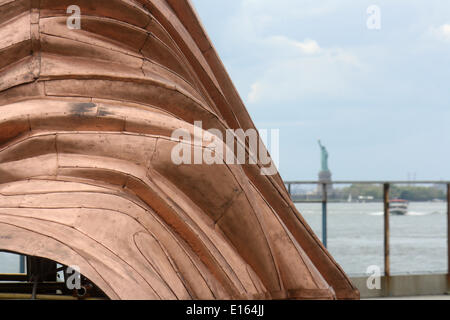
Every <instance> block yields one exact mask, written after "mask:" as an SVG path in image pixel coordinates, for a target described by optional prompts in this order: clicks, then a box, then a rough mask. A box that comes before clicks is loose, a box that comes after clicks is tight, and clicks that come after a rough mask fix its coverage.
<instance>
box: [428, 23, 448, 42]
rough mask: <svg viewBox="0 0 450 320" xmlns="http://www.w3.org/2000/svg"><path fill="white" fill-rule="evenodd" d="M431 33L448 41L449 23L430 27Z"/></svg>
mask: <svg viewBox="0 0 450 320" xmlns="http://www.w3.org/2000/svg"><path fill="white" fill-rule="evenodd" d="M430 32H431V34H432V35H433V36H434V37H435V38H437V39H439V40H443V41H450V23H446V24H443V25H442V26H440V27H437V28H436V27H431V28H430Z"/></svg>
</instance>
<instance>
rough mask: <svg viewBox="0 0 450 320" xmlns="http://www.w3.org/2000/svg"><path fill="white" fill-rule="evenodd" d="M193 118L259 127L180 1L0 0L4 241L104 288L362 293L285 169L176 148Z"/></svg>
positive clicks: (270, 294) (200, 294)
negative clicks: (71, 23)
mask: <svg viewBox="0 0 450 320" xmlns="http://www.w3.org/2000/svg"><path fill="white" fill-rule="evenodd" d="M71 5H77V6H79V7H80V8H81V14H82V16H81V29H80V30H71V29H69V28H68V27H67V18H68V16H69V15H68V14H67V12H66V10H67V8H68V7H69V6H71ZM194 121H202V123H203V130H207V129H210V128H217V129H219V130H221V131H223V132H225V130H226V129H238V128H242V129H244V130H247V129H250V128H254V124H253V123H252V121H251V119H250V117H249V115H248V113H247V111H246V108H245V106H244V104H243V103H242V101H241V99H240V98H239V95H238V93H237V91H236V89H235V88H234V86H233V84H232V82H231V80H230V78H229V76H228V75H227V73H226V71H225V69H224V67H223V65H222V62H221V61H220V59H219V57H218V55H217V53H216V51H215V49H214V48H213V46H212V44H211V41H210V40H209V39H208V37H207V35H206V33H205V31H204V30H203V28H202V26H201V24H200V22H199V20H198V18H197V15H196V13H195V12H194V10H193V8H192V5H191V4H190V2H189V1H187V0H40V1H39V0H37V1H35V0H0V235H1V237H0V250H8V251H12V252H17V253H21V254H26V255H30V256H36V257H42V258H47V259H50V260H53V261H57V262H59V263H61V264H64V265H68V266H69V265H77V266H79V267H80V268H81V271H82V273H83V275H85V276H86V277H88V278H89V279H90V280H91V281H93V282H94V283H95V284H96V285H97V286H98V287H99V288H101V289H102V290H103V291H104V292H105V294H106V295H107V296H108V297H110V298H112V299H258V298H262V299H334V298H340V299H355V298H358V292H357V290H356V289H355V287H354V286H353V285H352V284H351V282H350V281H349V279H348V278H347V276H346V275H345V273H344V272H343V271H342V269H341V268H340V267H339V265H338V264H337V263H336V262H335V261H334V260H333V258H332V257H331V256H330V254H329V253H328V252H327V250H326V249H325V248H324V247H323V246H322V244H321V243H320V241H319V240H318V239H317V237H316V236H315V235H314V233H313V232H312V231H311V229H310V228H309V226H308V225H307V224H306V222H305V221H304V219H303V218H302V217H301V215H300V214H299V213H298V212H297V210H296V208H295V206H294V204H293V203H292V202H291V200H290V198H289V195H288V193H287V191H286V189H285V187H284V184H283V181H282V179H281V178H280V176H279V175H278V174H277V175H275V176H264V175H261V171H260V167H261V164H259V165H250V164H248V165H225V164H224V165H206V164H204V165H176V164H174V163H173V161H171V150H172V149H173V147H174V146H175V145H176V144H177V143H178V141H175V140H173V139H171V134H172V132H173V131H174V130H176V129H179V128H184V129H186V130H188V131H189V132H193V130H194V129H193V124H194ZM192 148H195V146H194V145H193V146H192Z"/></svg>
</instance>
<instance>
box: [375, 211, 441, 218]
mask: <svg viewBox="0 0 450 320" xmlns="http://www.w3.org/2000/svg"><path fill="white" fill-rule="evenodd" d="M432 214H440V212H438V211H433V212H416V211H408V212H407V213H406V214H405V216H416V217H419V216H430V215H432ZM368 215H369V216H382V215H384V212H371V213H369V214H368Z"/></svg>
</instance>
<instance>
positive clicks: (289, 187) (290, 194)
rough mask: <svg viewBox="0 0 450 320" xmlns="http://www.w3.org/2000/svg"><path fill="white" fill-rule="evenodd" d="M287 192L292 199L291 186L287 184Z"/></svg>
mask: <svg viewBox="0 0 450 320" xmlns="http://www.w3.org/2000/svg"><path fill="white" fill-rule="evenodd" d="M288 192H289V196H290V197H291V199H292V192H291V184H290V183H288Z"/></svg>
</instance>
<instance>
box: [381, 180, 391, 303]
mask: <svg viewBox="0 0 450 320" xmlns="http://www.w3.org/2000/svg"><path fill="white" fill-rule="evenodd" d="M389 190H390V184H389V183H385V184H384V186H383V203H384V274H385V277H386V294H387V295H388V296H389V295H390V283H389V282H390V277H391V264H390V243H389V242H390V241H389V240H390V227H389V218H390V217H389Z"/></svg>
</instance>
